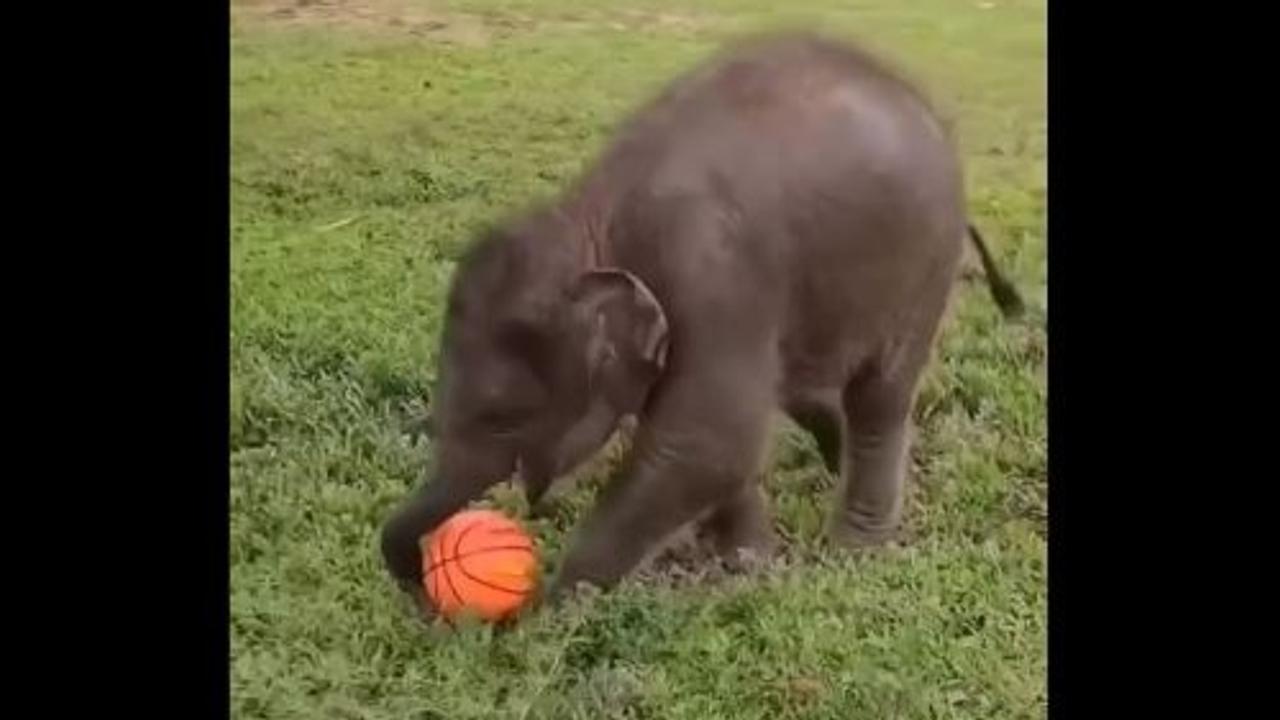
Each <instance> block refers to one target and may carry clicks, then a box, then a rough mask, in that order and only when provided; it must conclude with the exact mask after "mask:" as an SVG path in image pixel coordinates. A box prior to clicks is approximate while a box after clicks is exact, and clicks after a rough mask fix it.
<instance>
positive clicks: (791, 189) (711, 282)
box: [382, 35, 1017, 597]
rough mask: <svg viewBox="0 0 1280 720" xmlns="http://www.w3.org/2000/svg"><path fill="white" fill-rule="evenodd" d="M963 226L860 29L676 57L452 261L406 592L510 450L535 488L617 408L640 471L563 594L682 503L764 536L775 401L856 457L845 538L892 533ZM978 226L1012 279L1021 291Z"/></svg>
mask: <svg viewBox="0 0 1280 720" xmlns="http://www.w3.org/2000/svg"><path fill="white" fill-rule="evenodd" d="M967 228H968V223H967V219H966V212H965V198H964V194H963V189H962V179H961V172H960V168H959V165H958V162H957V158H956V154H955V151H954V150H953V148H952V146H951V144H950V143H949V141H948V139H947V138H946V136H945V134H944V131H943V129H942V128H941V127H940V125H939V123H938V121H937V120H936V119H935V116H934V114H933V113H932V112H931V110H930V109H929V107H928V105H927V104H926V102H925V101H924V100H923V99H922V98H921V96H920V95H918V94H917V93H916V92H915V91H914V90H912V89H911V88H910V87H909V86H907V85H906V84H904V83H903V82H901V81H900V80H897V79H895V78H894V77H893V76H892V75H891V74H889V72H887V71H886V70H885V69H883V68H882V66H880V65H878V64H877V63H876V62H875V61H873V60H872V59H871V58H870V57H868V56H867V55H865V54H863V53H862V52H861V51H858V50H856V49H853V48H849V47H847V46H844V45H840V44H836V43H833V42H830V41H826V40H822V39H818V38H814V37H809V36H795V35H792V36H787V37H775V38H770V39H764V40H759V41H756V42H754V43H752V44H749V45H746V46H743V47H741V48H738V49H737V50H736V51H734V52H731V53H727V54H724V55H721V56H719V57H718V58H716V59H714V60H712V61H711V62H709V63H708V64H707V65H706V66H704V67H702V68H701V69H698V70H696V71H695V72H693V73H691V74H690V75H688V76H686V77H684V78H682V79H680V80H678V81H677V82H675V83H674V84H673V85H672V86H671V87H669V88H668V89H667V90H666V92H665V93H664V94H662V95H661V96H660V97H659V98H657V99H656V100H655V101H654V102H652V103H651V104H650V105H649V106H648V107H647V108H644V109H643V110H642V111H641V112H639V113H638V114H637V115H636V116H635V117H634V118H633V119H632V120H631V121H630V122H629V123H628V124H627V125H625V126H624V127H623V128H622V129H621V132H620V134H619V136H618V137H617V138H616V140H615V142H614V143H613V144H612V145H611V146H610V147H609V148H608V150H607V151H606V152H605V154H604V155H603V157H602V158H601V159H600V160H599V162H598V163H597V164H596V166H595V167H594V168H593V169H592V170H591V171H590V172H589V173H588V174H587V175H586V176H585V177H584V178H583V180H582V181H581V182H580V184H579V185H578V186H577V187H576V188H574V189H573V191H572V192H570V193H568V194H567V195H566V196H565V197H564V198H563V199H562V200H561V201H559V202H557V203H555V204H554V205H552V206H548V207H544V208H541V209H538V210H536V211H534V212H531V213H529V214H527V215H526V216H524V217H523V218H522V219H520V220H519V221H517V222H513V223H509V224H508V225H506V226H505V227H503V228H502V229H499V230H496V231H493V232H491V233H490V234H488V235H487V236H486V237H484V238H482V239H481V241H480V242H478V243H477V244H476V245H475V246H474V248H473V249H472V251H471V252H470V254H469V255H468V256H467V257H466V258H465V259H464V261H463V262H462V263H461V265H460V267H459V269H458V271H457V274H456V276H455V279H454V284H453V287H452V291H451V293H450V296H449V301H448V315H447V318H446V322H445V329H444V333H443V338H442V352H441V356H442V357H441V361H442V365H441V371H440V389H439V392H438V394H437V397H436V398H435V408H434V413H435V417H434V418H433V425H434V429H435V432H434V434H435V446H434V447H435V462H436V465H435V467H434V468H433V472H431V473H429V475H430V479H429V481H428V482H427V483H426V484H425V485H424V486H423V487H422V488H421V489H420V490H419V491H417V492H416V493H415V494H414V495H413V496H412V497H410V498H409V499H408V500H407V501H406V502H405V503H404V504H403V505H402V506H401V507H400V508H399V509H398V510H397V511H396V513H395V514H394V515H393V517H391V518H390V520H389V521H388V522H387V524H386V526H385V528H384V532H383V541H382V549H383V553H384V556H385V559H386V562H387V565H388V567H389V569H390V571H391V573H392V575H393V576H394V577H395V578H397V579H398V580H400V581H401V582H402V583H403V585H404V587H405V588H406V589H409V590H410V591H414V592H416V591H417V588H418V587H420V578H421V556H420V549H419V546H418V541H419V538H420V537H421V536H422V535H423V534H425V533H427V532H430V531H431V530H432V529H434V528H435V527H436V526H437V525H438V524H439V523H440V522H441V521H443V520H444V519H445V518H447V517H448V516H449V515H451V514H452V513H454V512H456V511H458V510H459V509H460V508H462V507H463V506H464V505H465V504H466V503H468V502H469V501H471V500H473V499H475V498H477V497H478V496H480V495H481V494H482V493H483V492H484V491H485V490H486V489H487V488H489V487H490V486H492V485H493V484H495V483H497V482H500V481H502V480H505V479H507V478H508V477H510V476H511V475H512V473H513V472H514V471H516V470H517V469H519V471H520V474H521V475H522V476H523V480H524V483H525V486H526V490H527V492H528V494H529V497H530V499H531V501H533V502H536V501H537V500H538V499H539V498H540V497H541V496H542V494H543V492H544V491H545V490H546V489H547V486H548V485H549V484H550V482H551V481H552V480H553V479H554V478H556V477H557V476H560V475H563V474H565V473H566V472H568V471H569V470H571V469H572V468H573V467H574V466H576V465H578V464H579V463H581V462H582V461H584V460H586V459H587V458H589V457H590V456H591V455H592V454H593V453H594V452H595V451H596V450H598V449H599V448H600V447H601V446H602V445H603V444H604V443H605V442H606V441H607V440H608V438H609V437H610V435H611V434H612V433H613V432H614V430H615V428H616V427H617V425H618V423H619V420H620V419H621V418H623V417H624V416H627V415H634V416H637V417H638V419H639V425H638V431H637V434H636V437H635V442H634V444H633V448H632V455H631V457H630V458H629V461H628V466H627V469H626V472H625V473H624V474H623V475H622V476H621V477H619V478H618V479H617V480H616V481H614V482H613V483H612V484H611V485H610V486H608V487H607V488H606V489H605V490H604V491H603V492H602V494H601V497H600V498H599V500H598V503H597V505H596V507H595V508H594V509H593V511H592V512H591V513H590V515H589V517H587V518H586V520H585V522H584V523H583V524H582V526H581V528H580V529H579V533H578V536H577V538H576V542H575V543H574V544H573V545H572V546H571V548H570V549H569V550H568V553H567V556H566V557H565V558H564V559H563V562H562V564H561V566H560V570H559V574H558V577H557V578H556V579H555V581H554V583H553V585H552V588H551V592H552V596H553V597H554V596H558V595H559V594H560V592H561V591H563V590H566V589H569V588H572V587H574V586H575V585H576V584H577V583H578V582H579V581H587V582H590V583H593V584H595V585H597V586H601V587H608V586H610V585H612V584H614V583H615V582H617V581H618V580H619V579H621V578H622V577H623V576H624V575H625V574H626V573H627V572H628V571H630V570H631V569H632V568H634V567H635V566H636V565H637V564H638V563H639V562H640V561H641V560H642V559H644V557H645V555H646V554H647V553H648V552H649V551H650V550H652V549H654V548H655V547H656V546H657V545H658V544H659V543H660V541H661V540H663V539H664V538H666V537H667V536H669V535H670V534H671V533H672V532H673V531H674V530H676V529H677V528H678V527H680V526H682V525H684V524H686V523H688V522H690V521H700V522H702V523H703V528H704V529H705V530H707V531H709V533H710V534H711V536H712V537H713V538H714V540H715V543H716V546H717V548H718V549H719V550H720V551H721V552H722V553H724V554H725V555H726V556H732V555H735V554H736V553H737V551H739V550H749V551H756V552H760V551H767V550H768V549H769V548H770V546H771V545H772V542H773V534H772V530H771V523H770V520H769V513H768V511H767V508H766V507H765V504H764V501H763V496H762V492H761V489H760V487H759V483H758V478H759V477H760V474H761V471H762V469H763V468H762V464H763V462H764V453H765V448H766V444H767V440H768V436H769V432H770V422H771V416H772V413H773V411H774V410H775V409H777V408H779V407H780V408H781V409H783V410H784V411H785V412H786V413H788V414H789V415H791V416H792V417H793V418H794V419H795V420H796V421H797V422H799V423H800V424H801V425H802V426H803V427H805V428H806V429H808V430H809V431H810V432H812V433H813V434H814V435H815V437H816V438H817V440H818V442H819V445H820V447H821V449H822V453H823V456H824V459H825V460H826V462H827V465H828V467H829V468H831V470H832V471H833V472H840V473H841V474H842V476H843V479H844V483H843V489H842V490H841V492H840V493H839V496H838V498H837V500H836V502H835V507H834V510H833V513H832V516H831V523H830V530H829V534H830V537H831V539H832V540H833V541H834V542H835V543H837V544H838V545H842V546H849V547H858V546H870V545H876V544H879V543H883V542H885V541H886V540H888V539H890V538H891V537H892V536H893V533H894V531H895V529H896V527H897V525H898V523H899V520H900V517H901V514H902V500H903V482H904V478H905V475H906V464H907V453H908V447H909V437H910V423H909V420H910V416H911V410H912V405H913V402H914V398H915V393H916V387H917V383H918V381H919V378H920V376H921V371H922V369H923V368H924V367H925V365H926V362H927V361H928V359H929V357H930V354H931V345H932V344H933V340H934V337H935V335H936V334H937V331H938V328H939V324H940V322H941V318H942V317H943V314H944V310H945V308H946V305H947V303H948V297H949V294H950V292H951V290H952V286H953V282H954V279H955V278H956V276H957V270H958V266H959V263H960V259H961V255H962V252H963V250H964V242H965V236H966V232H967ZM973 238H974V240H975V241H977V243H978V248H979V250H980V251H981V254H982V259H983V264H984V266H985V267H986V269H987V275H988V279H989V280H991V282H992V284H993V290H996V293H997V299H1001V300H1002V305H1006V304H1016V302H1017V300H1016V295H1014V294H1013V292H1012V290H1011V288H1009V287H1008V286H1007V284H1005V283H1004V282H1003V280H1002V279H1001V278H999V276H998V273H997V272H996V270H995V268H994V267H993V266H992V265H991V263H990V258H989V256H988V255H987V253H986V249H985V248H984V247H982V245H981V240H980V238H978V236H977V235H976V233H974V235H973ZM1002 293H1003V297H1002ZM1005 301H1007V302H1005Z"/></svg>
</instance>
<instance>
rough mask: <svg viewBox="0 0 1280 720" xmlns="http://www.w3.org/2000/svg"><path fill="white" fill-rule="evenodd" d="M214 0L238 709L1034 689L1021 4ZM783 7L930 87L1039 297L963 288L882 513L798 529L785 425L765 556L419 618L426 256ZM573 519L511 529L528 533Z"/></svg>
mask: <svg viewBox="0 0 1280 720" xmlns="http://www.w3.org/2000/svg"><path fill="white" fill-rule="evenodd" d="M784 5H785V6H787V7H788V8H790V9H787V10H777V9H775V7H776V6H784ZM690 6H696V7H698V8H700V9H698V10H697V11H691V10H689V9H688V8H689V7H690ZM232 21H233V26H232V134H231V142H232V171H231V182H232V188H231V197H232V210H231V212H232V218H231V223H232V246H231V252H232V274H231V284H232V371H233V374H232V379H231V383H232V384H231V392H232V412H231V449H232V450H231V452H232V455H231V473H232V477H231V527H230V532H231V538H230V543H231V545H230V557H231V568H230V570H231V647H232V656H231V682H232V710H233V714H234V716H235V717H238V718H388V719H395V720H405V719H410V720H417V719H423V720H425V719H427V718H435V719H440V720H464V719H466V718H512V719H516V718H654V719H657V718H662V719H665V718H698V719H702V718H725V719H726V720H727V719H730V718H734V719H736V718H762V719H763V718H770V719H774V718H832V719H835V718H842V719H845V718H868V719H871V720H881V719H887V718H981V719H984V720H985V719H988V718H996V719H998V718H1032V717H1044V715H1045V712H1046V689H1045V684H1046V682H1045V671H1046V614H1047V603H1046V594H1047V592H1046V586H1045V584H1046V555H1047V551H1046V542H1045V536H1046V516H1047V505H1046V503H1047V463H1046V428H1045V405H1046V383H1045V364H1046V332H1045V321H1044V312H1043V311H1044V303H1045V300H1044V298H1045V282H1046V267H1045V262H1046V261H1045V239H1044V238H1045V230H1044V226H1045V183H1046V178H1045V175H1046V173H1045V57H1044V54H1045V7H1044V3H1043V2H1030V1H1024V0H1016V1H1013V0H1003V1H1002V0H993V1H992V2H974V1H970V0H911V1H909V2H908V1H906V0H860V1H855V2H839V1H837V0H802V1H800V2H796V3H775V2H767V1H765V0H737V1H730V0H714V1H712V2H701V3H696V4H695V3H677V2H674V1H670V2H664V1H663V0H637V1H635V2H629V3H625V4H624V3H606V2H600V1H595V2H592V1H590V0H545V1H544V0H537V1H535V0H472V1H467V2H426V3H424V2H411V1H403V2H393V1H392V0H369V1H367V2H348V3H343V2H310V3H293V2H285V1H284V0H275V1H272V0H259V1H257V2H250V1H249V0H244V1H243V2H241V1H240V0H233V2H232ZM806 25H809V26H816V27H819V28H821V29H823V30H825V31H826V32H828V33H831V34H835V35H840V36H845V37H849V38H855V39H858V38H860V39H862V40H864V41H865V42H866V43H867V44H868V45H870V46H871V47H873V48H876V49H879V50H881V51H882V52H884V53H885V54H887V55H888V56H889V57H890V58H891V59H893V60H895V61H896V62H897V63H898V64H899V65H900V66H901V67H903V68H905V69H906V70H907V71H908V72H909V73H911V74H912V75H913V76H914V77H915V78H917V79H918V80H919V81H921V82H922V84H923V85H924V86H925V87H926V88H927V89H928V90H929V91H930V92H931V94H932V95H933V96H934V97H935V98H936V100H937V102H938V105H939V106H940V107H941V108H942V110H943V111H944V112H945V113H946V114H947V116H948V117H949V119H950V121H951V123H952V126H953V127H954V131H955V134H956V137H957V139H958V142H959V143H960V145H961V147H962V150H963V153H964V156H965V158H966V161H967V164H968V173H969V178H968V182H969V191H970V198H971V206H972V212H973V216H974V218H975V220H976V221H977V223H978V224H979V225H980V226H981V227H982V228H983V229H984V231H985V232H986V234H987V237H988V240H989V241H990V242H991V244H992V245H993V246H994V249H995V250H996V252H997V254H998V255H999V256H1000V257H1001V259H1002V261H1003V263H1004V264H1005V265H1006V266H1007V267H1008V268H1009V270H1010V273H1011V275H1012V276H1013V277H1014V278H1015V279H1016V280H1017V282H1018V284H1019V285H1020V287H1021V288H1022V289H1023V291H1024V293H1025V294H1026V297H1027V299H1028V300H1029V301H1030V302H1031V303H1032V304H1033V305H1035V306H1036V308H1037V310H1036V311H1034V312H1033V313H1031V314H1030V316H1029V317H1028V318H1027V319H1024V320H1023V321H1020V322H1018V323H1015V324H1010V323H1006V322H1004V321H1002V320H1001V319H1000V318H999V315H998V313H997V311H996V309H995V307H994V305H993V303H992V302H991V300H990V298H989V297H988V295H987V294H986V291H985V288H984V287H982V285H981V283H980V282H975V281H973V280H969V281H967V282H965V283H964V284H963V285H962V287H961V288H960V290H959V295H958V300H957V303H956V311H955V314H954V319H953V321H952V323H951V325H950V328H949V330H948V331H947V333H946V334H945V336H944V339H943V343H942V347H941V350H940V352H939V357H938V360H937V362H936V363H935V365H934V367H933V370H932V371H931V373H930V375H929V377H928V380H927V384H926V386H925V388H924V390H923V394H922V398H921V402H920V405H919V408H918V411H917V420H918V423H919V426H920V442H919V443H918V444H917V447H916V450H915V461H914V464H915V480H914V483H913V486H912V495H911V498H910V500H909V503H908V527H907V528H906V534H905V539H904V543H903V544H902V546H901V547H897V548H893V549H889V550H887V551H884V552H882V553H874V554H870V555H864V556H860V557H845V556H841V555H838V554H834V553H829V552H828V551H826V550H824V549H823V548H822V543H821V525H822V520H823V518H824V515H825V513H826V509H827V495H828V493H829V491H830V490H831V488H832V484H833V481H832V479H831V478H830V477H828V476H827V475H826V474H825V473H824V472H823V471H822V470H821V465H820V462H819V461H818V459H817V456H816V453H815V450H814V448H813V447H812V445H811V443H809V442H808V441H807V439H805V438H804V437H803V436H802V435H800V434H798V433H797V432H796V431H794V430H793V429H791V428H789V427H787V426H783V427H782V429H781V431H780V433H779V435H778V442H777V451H776V453H775V460H774V463H773V465H772V468H771V471H770V474H769V477H768V486H769V489H770V491H771V494H772V497H773V500H774V505H775V510H776V512H777V522H778V525H779V530H780V533H781V534H782V535H783V537H784V538H785V539H786V552H785V557H783V558H782V559H780V560H779V562H778V563H777V564H776V566H774V567H772V568H768V569H766V570H763V571H759V572H756V573H753V574H749V575H743V576H736V577H726V576H723V575H719V574H714V573H707V574H706V575H705V576H699V575H697V574H693V575H690V574H684V573H680V572H676V569H671V570H668V571H665V572H664V571H661V570H660V569H659V570H657V571H651V572H647V573H643V574H641V575H639V576H637V577H635V578H633V579H632V580H630V581H628V582H627V583H626V584H624V585H623V586H622V587H621V588H619V589H618V590H616V591H615V592H612V593H608V594H604V595H596V596H592V597H586V598H582V599H581V600H580V601H578V602H576V603H574V604H572V605H571V606H569V607H566V608H565V609H563V610H562V611H560V612H556V613H539V614H535V615H533V616H531V617H528V618H526V619H524V620H523V621H522V622H521V623H519V624H517V625H516V626H515V627H513V628H511V629H509V630H505V631H497V630H494V629H492V628H488V627H483V626H466V627H463V628H461V629H458V630H450V629H447V628H445V627H440V626H427V625H425V624H423V623H421V622H420V621H418V620H416V619H415V618H414V616H413V615H412V614H411V611H410V605H409V604H408V602H407V601H406V600H405V599H404V598H402V597H400V596H399V594H398V593H397V592H395V591H394V590H393V588H392V587H391V584H390V583H389V581H388V580H387V579H386V578H385V575H384V572H383V569H382V565H381V561H380V558H379V555H378V552H377V533H378V528H379V525H380V522H381V520H382V519H383V518H384V516H385V514H386V513H387V512H388V510H389V509H390V508H391V506H392V505H393V504H394V503H395V502H396V501H397V500H398V499H400V498H401V497H402V496H403V495H404V493H406V492H407V491H408V490H409V488H410V487H411V486H412V485H413V484H415V483H416V482H417V481H418V479H419V476H420V473H421V472H422V470H423V468H424V466H425V463H426V460H427V458H428V456H429V454H430V452H431V448H430V446H429V444H428V443H426V442H425V441H421V440H419V441H413V440H411V439H410V437H409V436H408V435H407V434H406V432H405V431H404V429H403V428H404V426H405V423H406V421H407V420H408V419H409V418H411V417H412V416H413V415H414V414H415V413H416V412H418V411H419V410H420V409H421V406H422V398H423V396H424V395H425V393H426V390H427V388H428V387H429V385H430V383H431V380H432V376H433V372H434V361H435V354H436V347H435V341H436V335H437V332H438V331H439V328H440V321H441V309H442V300H443V294H444V292H445V290H446V287H447V284H448V282H449V278H450V274H451V272H452V270H453V263H454V259H455V258H456V257H457V256H458V254H459V251H460V250H461V248H462V247H463V246H464V244H465V243H467V242H468V240H469V237H470V235H471V233H472V232H473V231H475V230H476V229H478V228H479V227H481V226H482V225H483V224H484V223H486V222H487V221H489V220H491V219H494V218H495V217H497V216H499V215H501V214H503V213H505V212H506V211H508V210H510V209H513V208H516V207H518V206H520V205H522V204H524V203H525V202H527V201H529V200H531V199H533V198H537V197H543V196H547V195H549V194H552V193H555V192H556V191H557V189H559V188H560V187H562V185H563V184H564V183H565V182H566V181H568V180H569V179H570V178H572V177H573V176H574V175H575V174H576V173H577V172H579V171H580V169H582V168H583V167H584V164H585V163H587V162H589V161H590V159H591V158H592V156H593V154H594V153H595V152H596V151H597V150H598V149H599V148H600V147H601V146H602V144H603V143H604V142H605V141H606V139H607V138H608V135H609V132H610V129H611V127H612V126H613V125H614V124H615V123H616V122H617V121H619V120H620V119H621V118H622V117H623V116H624V115H625V114H626V113H627V111H628V110H629V109H630V108H632V107H634V106H635V105H636V104H637V103H638V102H640V101H642V100H643V99H644V98H645V97H647V96H648V95H649V94H650V93H652V92H654V91H655V90H656V89H657V88H658V87H659V86H660V85H661V84H662V83H663V82H665V81H666V80H667V79H668V78H670V77H671V76H672V75H674V74H675V73H678V72H680V71H681V70H683V69H684V68H686V67H688V66H689V65H690V64H691V63H694V62H696V61H697V60H698V59H699V58H702V57H704V56H706V55H707V54H708V53H710V52H712V51H713V50H715V49H716V48H717V47H718V45H719V44H720V43H721V42H722V41H724V40H726V39H729V38H732V37H734V36H736V35H740V34H742V33H745V32H751V31H754V30H760V29H767V28H776V27H799V26H806ZM616 457H617V454H616V453H609V454H606V456H605V457H604V458H603V459H602V460H601V461H600V462H598V463H595V464H593V465H592V466H591V467H590V468H588V469H587V470H586V471H585V472H584V473H582V474H583V475H584V476H585V477H584V478H583V479H584V481H585V482H583V483H581V485H580V486H579V487H578V488H577V489H576V490H574V491H573V494H572V496H571V498H570V500H571V503H570V506H571V508H582V507H584V506H585V505H586V503H587V501H588V500H589V496H590V493H591V490H592V488H593V487H595V486H598V483H599V481H600V480H601V479H602V478H603V477H605V476H607V474H608V473H609V472H610V470H611V469H612V467H613V462H614V460H615V459H616ZM490 500H491V502H494V503H496V504H498V505H499V506H501V507H504V508H506V509H508V510H509V511H511V512H518V511H520V510H521V509H522V508H521V505H520V503H521V500H520V499H519V497H517V496H516V495H515V494H514V493H512V492H510V491H502V492H498V493H496V494H495V495H494V497H492V498H491V499H490ZM576 517H577V516H576V515H575V514H573V513H568V514H566V516H565V517H563V518H560V519H556V520H548V521H541V522H537V523H531V524H530V527H531V529H533V530H534V531H536V533H537V535H538V538H539V544H540V547H541V548H542V550H543V556H544V560H545V561H547V562H548V563H554V562H555V560H556V558H557V557H558V554H559V552H560V549H561V546H562V542H563V540H564V538H565V537H566V533H567V531H568V530H569V529H570V528H571V526H572V523H573V521H574V520H575V519H576Z"/></svg>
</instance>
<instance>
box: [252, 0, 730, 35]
mask: <svg viewBox="0 0 1280 720" xmlns="http://www.w3.org/2000/svg"><path fill="white" fill-rule="evenodd" d="M231 16H232V21H233V23H250V24H259V25H262V24H268V25H277V26H295V27H307V26H311V27H314V26H320V27H325V28H333V29H352V30H359V31H366V32H370V31H373V32H393V33H394V32H399V33H404V34H407V35H416V36H421V37H424V38H427V39H430V40H434V41H437V42H442V43H450V44H457V45H466V46H482V45H485V44H486V43H488V42H489V41H491V40H493V39H494V38H496V37H505V36H509V35H512V34H515V33H523V32H532V31H534V30H538V29H550V30H570V31H574V30H579V31H582V30H600V29H606V28H607V29H611V30H615V31H625V32H636V31H642V30H658V31H661V32H671V33H679V34H689V33H694V32H698V31H701V30H704V29H706V28H709V27H711V25H712V19H711V18H710V17H709V16H703V15H692V14H686V13H674V12H651V11H643V10H608V11H600V12H589V13H585V14H559V15H553V16H548V17H540V18H534V17H531V16H528V15H524V14H520V13H507V12H487V13H484V14H467V13H457V12H448V11H446V10H444V9H443V8H439V7H436V6H435V5H434V4H433V3H431V2H427V1H426V0H232V3H231Z"/></svg>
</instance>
